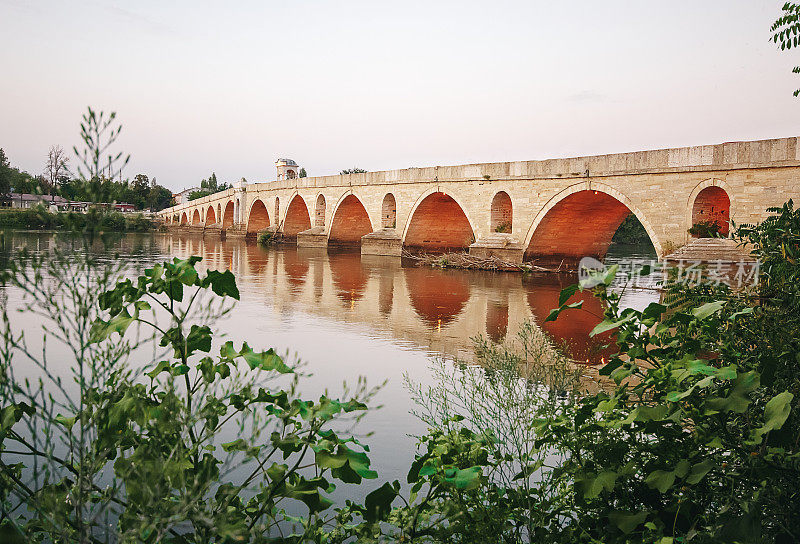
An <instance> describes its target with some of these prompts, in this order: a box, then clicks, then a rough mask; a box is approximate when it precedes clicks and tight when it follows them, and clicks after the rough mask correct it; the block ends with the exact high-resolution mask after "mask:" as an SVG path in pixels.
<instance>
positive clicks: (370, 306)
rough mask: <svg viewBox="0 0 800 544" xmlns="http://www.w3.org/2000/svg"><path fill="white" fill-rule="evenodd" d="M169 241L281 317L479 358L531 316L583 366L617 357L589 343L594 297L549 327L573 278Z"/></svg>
mask: <svg viewBox="0 0 800 544" xmlns="http://www.w3.org/2000/svg"><path fill="white" fill-rule="evenodd" d="M159 240H160V242H159V243H161V244H164V246H163V247H162V248H161V251H162V252H163V253H165V254H172V255H175V256H178V257H182V258H185V257H187V256H189V255H199V256H201V257H203V259H204V263H205V264H206V265H207V266H209V267H211V268H216V269H226V268H227V269H230V270H231V271H233V272H234V273H235V274H236V275H237V278H238V281H239V283H240V284H243V285H245V286H246V287H247V289H246V290H245V291H246V296H254V297H260V298H262V299H263V303H264V305H265V312H270V313H274V314H277V315H289V314H292V313H294V312H305V313H307V314H311V315H316V316H320V317H325V318H328V319H334V320H336V321H339V322H342V323H347V324H351V325H354V326H357V327H361V328H366V329H367V330H368V331H369V332H370V333H371V334H375V335H377V336H379V337H384V338H387V339H393V340H401V341H403V342H409V343H411V344H413V345H415V346H418V347H419V348H421V349H423V350H425V351H429V352H435V353H441V354H443V355H446V356H456V357H460V358H464V359H470V358H471V356H472V341H471V340H470V339H471V338H472V337H474V336H477V335H484V336H488V337H489V338H491V339H492V340H494V341H495V342H503V341H504V340H506V339H507V338H508V337H509V336H513V335H514V334H516V331H517V330H518V328H519V326H520V324H521V323H522V322H523V321H524V320H527V319H533V320H534V321H535V322H536V323H538V324H540V326H542V328H543V329H544V330H545V331H546V332H548V333H549V334H550V335H551V337H552V338H553V340H554V342H555V343H557V344H559V345H563V346H565V347H566V349H567V350H568V352H569V353H570V354H571V356H572V357H573V358H574V359H576V360H578V361H591V362H599V361H600V359H601V358H602V357H605V356H607V354H608V353H609V352H610V348H608V347H606V348H604V347H603V346H607V345H608V344H609V342H610V338H609V337H608V336H604V337H600V338H589V332H590V331H591V330H592V329H593V328H594V326H595V325H596V324H597V323H599V322H600V320H601V319H602V313H603V310H602V308H601V305H600V303H599V301H598V300H597V299H595V298H593V297H592V296H591V295H588V294H581V293H578V294H576V295H575V296H574V297H573V299H572V300H571V301H576V300H581V299H582V300H583V301H584V303H583V308H582V309H580V310H572V311H570V312H568V313H565V314H564V315H562V316H561V317H560V318H559V319H558V320H557V321H555V322H547V323H545V322H544V320H545V318H546V317H547V315H548V314H549V313H550V310H551V309H552V308H555V307H556V306H557V305H558V296H559V293H560V292H561V289H563V288H564V287H566V286H568V285H570V284H571V283H574V282H575V281H576V278H575V277H572V276H560V275H552V274H548V275H539V276H522V275H521V274H516V273H504V272H484V271H471V270H454V269H444V270H443V269H433V268H420V267H416V266H414V265H413V264H412V265H410V266H403V265H402V264H401V262H400V260H399V259H398V258H394V257H379V256H370V255H363V256H362V255H360V254H359V253H357V252H342V251H338V252H337V251H333V250H330V251H328V250H325V249H315V248H296V247H289V246H283V247H278V248H270V249H265V248H262V247H260V246H258V245H256V244H254V243H252V242H245V241H244V240H236V239H229V240H226V241H220V240H211V239H209V238H201V237H198V236H191V235H183V236H181V235H166V236H164V237H160V238H159ZM657 298H658V295H657V293H655V292H653V291H639V292H638V293H633V298H632V299H631V298H629V299H628V301H627V302H628V303H629V304H630V305H632V306H637V307H643V306H646V305H647V304H648V303H649V302H651V301H652V300H656V299H657ZM268 308H269V309H268ZM309 332H313V331H309Z"/></svg>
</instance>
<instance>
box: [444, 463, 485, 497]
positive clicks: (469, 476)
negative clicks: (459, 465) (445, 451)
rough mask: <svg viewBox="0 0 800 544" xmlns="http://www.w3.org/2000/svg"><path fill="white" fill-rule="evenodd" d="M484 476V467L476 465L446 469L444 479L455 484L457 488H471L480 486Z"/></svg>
mask: <svg viewBox="0 0 800 544" xmlns="http://www.w3.org/2000/svg"><path fill="white" fill-rule="evenodd" d="M481 476H483V467H481V466H474V467H469V468H464V469H450V470H447V471H445V476H444V481H445V482H447V483H448V484H450V485H453V486H455V488H456V489H463V490H465V491H466V490H469V489H474V488H476V487H478V486H479V485H480V483H481Z"/></svg>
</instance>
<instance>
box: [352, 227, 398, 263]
mask: <svg viewBox="0 0 800 544" xmlns="http://www.w3.org/2000/svg"><path fill="white" fill-rule="evenodd" d="M402 253H403V240H402V239H401V238H400V235H399V234H398V233H397V231H396V230H395V229H393V228H385V229H380V230H376V231H375V232H370V233H369V234H365V235H364V236H362V237H361V254H362V255H388V256H390V257H399V256H400V255H401V254H402Z"/></svg>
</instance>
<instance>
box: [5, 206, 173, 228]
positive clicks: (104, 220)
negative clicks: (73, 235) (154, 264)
mask: <svg viewBox="0 0 800 544" xmlns="http://www.w3.org/2000/svg"><path fill="white" fill-rule="evenodd" d="M0 228H11V229H21V230H56V231H60V230H68V231H85V230H96V231H105V232H152V231H155V230H157V229H158V223H156V222H155V221H153V220H151V219H149V218H147V217H145V216H144V214H142V213H133V214H124V213H120V212H117V211H105V210H98V209H90V210H89V211H88V212H87V213H78V212H51V211H49V210H46V209H44V208H41V207H36V208H25V209H19V208H18V209H3V210H0Z"/></svg>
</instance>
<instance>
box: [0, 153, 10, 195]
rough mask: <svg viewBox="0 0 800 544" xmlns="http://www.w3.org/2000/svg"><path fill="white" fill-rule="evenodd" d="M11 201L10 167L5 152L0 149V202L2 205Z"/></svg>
mask: <svg viewBox="0 0 800 544" xmlns="http://www.w3.org/2000/svg"><path fill="white" fill-rule="evenodd" d="M10 199H11V165H10V164H9V162H8V157H6V153H5V151H3V149H2V148H0V201H2V202H3V203H6V202H8V201H9V200H10Z"/></svg>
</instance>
